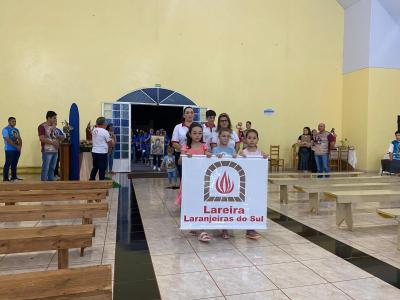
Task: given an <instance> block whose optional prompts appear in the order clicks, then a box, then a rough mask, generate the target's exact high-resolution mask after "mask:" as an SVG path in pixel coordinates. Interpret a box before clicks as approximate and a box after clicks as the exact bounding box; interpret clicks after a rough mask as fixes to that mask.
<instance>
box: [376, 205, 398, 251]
mask: <svg viewBox="0 0 400 300" xmlns="http://www.w3.org/2000/svg"><path fill="white" fill-rule="evenodd" d="M376 211H377V212H378V214H379V215H381V216H382V217H384V218H393V219H395V220H396V221H397V222H398V226H397V250H400V208H378V209H377V210H376Z"/></svg>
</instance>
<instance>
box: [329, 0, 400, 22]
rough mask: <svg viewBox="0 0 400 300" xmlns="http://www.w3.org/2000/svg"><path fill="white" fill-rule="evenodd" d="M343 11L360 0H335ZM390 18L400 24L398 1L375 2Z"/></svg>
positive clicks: (399, 0)
mask: <svg viewBox="0 0 400 300" xmlns="http://www.w3.org/2000/svg"><path fill="white" fill-rule="evenodd" d="M336 1H337V2H338V3H339V4H340V5H341V6H342V7H343V8H344V9H346V8H349V7H350V6H352V5H354V4H355V3H357V2H358V1H360V0H336ZM377 1H379V2H380V3H381V5H382V6H383V8H384V9H386V11H387V12H388V13H389V14H390V15H391V16H392V18H393V19H394V20H395V21H396V22H397V23H398V24H400V0H377Z"/></svg>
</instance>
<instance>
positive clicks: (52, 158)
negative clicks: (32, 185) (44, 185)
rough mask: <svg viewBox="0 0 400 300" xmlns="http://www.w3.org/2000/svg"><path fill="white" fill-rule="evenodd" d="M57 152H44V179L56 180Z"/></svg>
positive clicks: (42, 176)
mask: <svg viewBox="0 0 400 300" xmlns="http://www.w3.org/2000/svg"><path fill="white" fill-rule="evenodd" d="M57 158H58V153H57V152H42V175H41V180H42V181H54V169H55V168H56V164H57Z"/></svg>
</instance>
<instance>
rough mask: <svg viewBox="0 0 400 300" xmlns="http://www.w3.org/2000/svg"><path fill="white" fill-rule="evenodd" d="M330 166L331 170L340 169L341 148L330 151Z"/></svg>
mask: <svg viewBox="0 0 400 300" xmlns="http://www.w3.org/2000/svg"><path fill="white" fill-rule="evenodd" d="M329 167H330V169H331V170H335V171H337V172H339V171H340V155H339V150H337V149H332V150H331V151H330V153H329Z"/></svg>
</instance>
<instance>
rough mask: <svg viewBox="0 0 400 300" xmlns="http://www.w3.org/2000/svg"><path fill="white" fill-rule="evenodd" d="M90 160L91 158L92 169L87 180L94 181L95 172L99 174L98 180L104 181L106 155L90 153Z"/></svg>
mask: <svg viewBox="0 0 400 300" xmlns="http://www.w3.org/2000/svg"><path fill="white" fill-rule="evenodd" d="M92 158H93V169H92V172H90V179H89V180H96V175H97V172H99V179H100V180H104V179H105V178H106V169H107V153H94V152H92Z"/></svg>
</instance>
